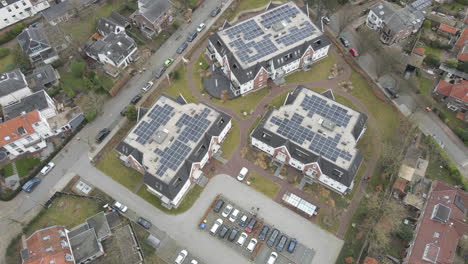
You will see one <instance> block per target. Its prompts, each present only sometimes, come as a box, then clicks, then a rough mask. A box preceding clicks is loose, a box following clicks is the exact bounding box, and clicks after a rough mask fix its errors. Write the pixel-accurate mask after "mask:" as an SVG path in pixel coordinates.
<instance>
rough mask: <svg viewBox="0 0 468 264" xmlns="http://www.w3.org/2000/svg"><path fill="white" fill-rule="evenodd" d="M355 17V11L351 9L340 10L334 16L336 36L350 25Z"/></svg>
mask: <svg viewBox="0 0 468 264" xmlns="http://www.w3.org/2000/svg"><path fill="white" fill-rule="evenodd" d="M355 15H356V11H355V9H353V8H341V9H340V11H338V12H337V13H336V15H335V18H336V19H335V21H336V24H337V27H338V35H340V34H341V33H342V32H343V30H344V29H345V28H346V27H347V26H348V25H349V24H350V23H351V21H352V20H353V19H354V17H355Z"/></svg>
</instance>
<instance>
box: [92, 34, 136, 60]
mask: <svg viewBox="0 0 468 264" xmlns="http://www.w3.org/2000/svg"><path fill="white" fill-rule="evenodd" d="M135 48H136V43H135V41H134V40H133V39H132V38H131V37H129V36H127V34H125V32H122V33H119V34H115V33H110V34H109V35H107V36H105V37H104V38H103V39H100V40H97V41H94V42H93V43H92V44H91V45H89V46H88V47H87V52H89V53H90V54H91V55H93V56H95V57H98V54H106V56H107V57H109V59H111V60H112V61H113V62H114V63H115V64H116V65H117V64H119V63H120V62H121V61H122V60H123V59H124V58H125V57H127V56H128V55H129V54H130V53H131V52H132V51H133V50H134V49H135Z"/></svg>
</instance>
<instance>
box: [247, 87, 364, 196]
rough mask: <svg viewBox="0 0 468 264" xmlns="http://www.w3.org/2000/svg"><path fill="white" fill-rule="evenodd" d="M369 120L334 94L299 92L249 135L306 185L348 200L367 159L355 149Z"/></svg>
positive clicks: (292, 94) (299, 88) (264, 150)
mask: <svg viewBox="0 0 468 264" xmlns="http://www.w3.org/2000/svg"><path fill="white" fill-rule="evenodd" d="M366 121H367V116H366V115H364V114H362V113H359V112H357V111H355V110H353V109H351V108H349V107H347V106H344V105H342V104H341V103H338V102H336V101H335V98H334V95H333V92H332V91H331V90H328V91H326V92H324V93H321V94H319V93H316V92H314V91H312V90H310V89H308V88H306V87H303V86H298V87H297V88H296V89H295V90H294V91H293V92H291V93H289V94H288V95H287V97H286V100H285V102H284V104H283V106H281V107H280V108H279V109H274V110H270V111H268V112H267V113H266V114H265V115H264V117H263V119H262V120H261V121H260V123H259V124H258V125H257V127H256V128H255V129H254V130H253V131H252V133H251V134H250V140H251V141H250V143H251V145H252V146H254V147H255V148H257V149H259V150H261V151H263V152H265V153H267V154H268V155H270V156H271V157H272V158H273V161H274V162H275V163H279V164H284V165H289V166H291V167H293V168H295V169H297V170H299V171H300V172H301V173H302V174H303V178H302V183H301V185H303V184H305V183H315V182H317V183H319V184H322V185H324V186H325V187H327V188H329V189H331V190H333V191H335V192H337V193H339V194H347V193H349V192H351V190H352V189H353V186H354V178H355V176H356V174H357V171H358V170H359V167H360V165H361V162H362V160H363V156H362V154H361V152H360V151H359V150H358V149H356V145H357V143H358V141H359V139H360V138H361V137H362V135H363V134H364V132H365V131H366Z"/></svg>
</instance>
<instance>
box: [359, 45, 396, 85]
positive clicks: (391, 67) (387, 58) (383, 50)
mask: <svg viewBox="0 0 468 264" xmlns="http://www.w3.org/2000/svg"><path fill="white" fill-rule="evenodd" d="M361 53H362V52H361ZM374 53H375V56H374V63H373V66H374V69H375V73H376V75H377V79H378V78H380V77H382V76H383V75H384V74H386V73H400V72H402V71H403V66H404V65H405V58H404V56H403V55H402V53H401V51H399V50H397V49H393V48H389V47H383V46H381V47H380V48H377V49H376V50H375V52H374Z"/></svg>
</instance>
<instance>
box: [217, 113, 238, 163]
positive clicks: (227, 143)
mask: <svg viewBox="0 0 468 264" xmlns="http://www.w3.org/2000/svg"><path fill="white" fill-rule="evenodd" d="M231 122H232V127H231V131H229V134H228V136H227V138H226V139H225V140H224V142H223V145H222V147H221V150H222V151H223V153H222V154H221V156H222V157H223V158H225V159H230V158H231V156H232V154H233V153H234V150H236V147H237V146H239V144H240V130H239V125H238V124H237V122H236V121H235V120H234V119H232V120H231Z"/></svg>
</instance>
